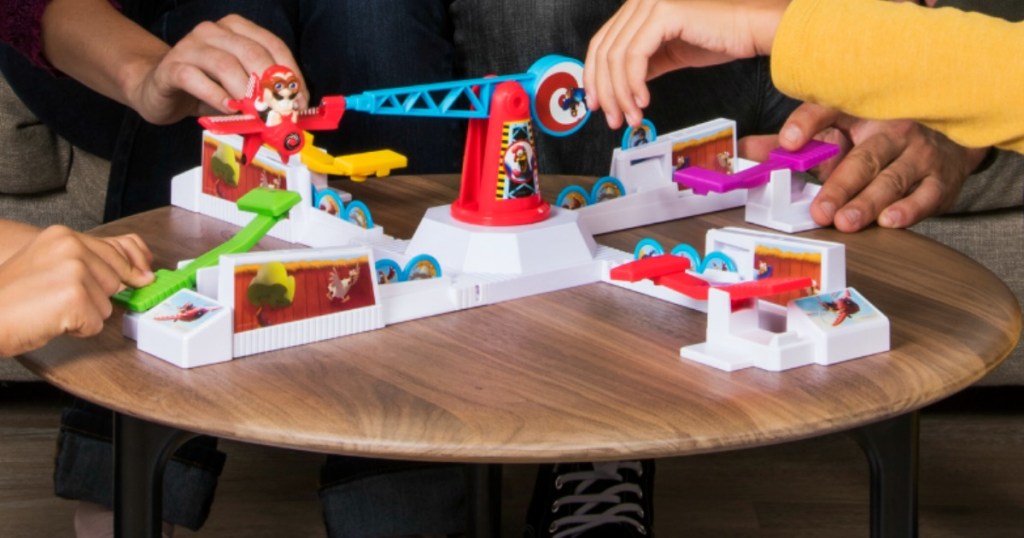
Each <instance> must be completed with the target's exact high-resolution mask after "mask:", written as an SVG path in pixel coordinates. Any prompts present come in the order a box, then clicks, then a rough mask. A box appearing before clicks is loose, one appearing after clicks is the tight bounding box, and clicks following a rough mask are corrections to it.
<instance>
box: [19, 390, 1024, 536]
mask: <svg viewBox="0 0 1024 538" xmlns="http://www.w3.org/2000/svg"><path fill="white" fill-rule="evenodd" d="M67 401H68V398H67V396H66V395H64V394H61V393H59V392H57V391H56V390H54V389H51V388H49V387H48V386H46V385H42V384H36V383H27V384H6V385H4V384H0V537H4V538H17V537H62V536H72V535H73V532H72V527H71V514H72V511H73V509H74V504H73V503H72V502H69V501H64V500H60V499H57V498H55V497H54V496H53V494H52V482H51V474H52V472H53V452H54V439H55V436H56V428H57V423H58V415H59V411H60V408H61V407H62V406H63V405H64V404H65V403H66V402H67ZM221 448H222V449H223V450H224V451H225V452H227V453H228V464H227V466H226V468H225V471H224V475H223V476H222V477H221V482H220V486H219V489H218V492H217V500H216V502H215V503H214V507H213V513H212V515H211V516H210V520H209V521H208V522H207V524H206V526H205V527H204V528H203V529H202V530H201V531H200V532H198V533H191V532H187V531H179V532H178V533H176V536H179V537H188V536H211V537H229V536H230V537H235V536H245V537H262V536H274V537H278V536H281V537H306V536H311V537H322V536H325V534H326V533H325V531H324V529H323V525H322V523H321V521H320V513H319V503H318V500H317V496H316V479H317V471H318V468H319V465H320V462H321V460H322V456H320V455H317V454H308V453H299V452H291V451H285V450H279V449H272V448H266V447H258V446H252V445H245V444H240V443H233V442H223V443H222V445H221ZM534 471H535V469H534V468H533V467H531V466H506V470H505V479H504V498H503V500H504V505H503V529H504V535H505V536H512V537H515V536H519V535H520V528H521V523H522V519H523V515H524V514H525V510H526V503H527V502H528V501H529V495H530V491H531V488H532V484H533V477H534V476H533V473H534ZM657 473H658V474H657V497H656V499H657V500H656V533H657V535H659V536H661V537H662V538H673V537H677V536H678V537H704V536H707V537H711V536H713V537H718V538H721V537H792V536H807V537H830V538H841V537H847V536H849V537H864V536H867V535H868V526H867V522H868V485H867V484H868V472H867V466H866V463H865V461H864V457H863V455H862V453H861V452H860V449H859V448H858V447H857V445H856V444H855V443H854V442H853V441H852V439H850V438H849V437H847V436H845V435H830V436H826V437H822V438H818V439H812V440H807V441H801V442H796V443H790V444H786V445H781V446H774V447H766V448H758V449H751V450H746V451H740V452H735V453H727V454H713V455H705V456H694V457H688V458H675V459H669V460H660V461H659V462H658V467H657ZM920 493H921V496H920V526H921V532H920V534H921V536H922V537H928V538H931V537H985V538H999V537H1014V538H1024V390H1019V389H986V390H982V391H968V392H967V393H965V394H961V395H959V396H957V397H954V398H952V399H951V400H947V401H946V402H943V403H942V404H939V405H938V406H934V407H932V408H929V409H928V410H926V411H925V412H924V413H923V415H922V419H921V468H920Z"/></svg>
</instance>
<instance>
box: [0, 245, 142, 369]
mask: <svg viewBox="0 0 1024 538" xmlns="http://www.w3.org/2000/svg"><path fill="white" fill-rule="evenodd" d="M151 262H152V254H151V253H150V251H149V249H148V248H147V247H146V245H145V244H144V243H143V242H142V240H141V239H139V237H138V236H136V235H124V236H119V237H111V238H96V237H90V236H87V235H83V234H80V233H77V232H74V231H72V230H70V229H68V228H66V227H63V226H51V227H49V228H47V229H45V230H43V231H41V232H39V234H38V235H36V237H35V238H34V239H33V240H31V241H30V242H29V243H28V244H26V245H25V246H24V247H23V248H22V249H21V250H19V251H18V252H16V253H15V254H14V255H12V256H11V257H10V258H8V259H7V261H5V262H4V263H3V264H2V265H0V283H2V284H0V318H2V319H3V320H4V323H3V324H2V326H0V356H11V355H17V354H19V353H24V352H26V351H31V350H33V349H36V348H39V347H42V346H43V345H44V344H46V342H48V341H49V340H50V339H52V338H54V337H56V336H59V335H62V334H70V335H73V336H80V337H81V336H91V335H94V334H96V333H98V332H99V331H100V330H101V329H102V328H103V320H105V319H106V318H108V317H109V316H110V314H111V312H112V311H113V306H112V305H111V303H110V296H111V295H113V294H114V293H117V292H118V291H120V290H121V289H123V287H124V285H125V284H127V285H129V286H134V287H138V286H144V285H146V284H149V283H150V282H152V281H153V274H152V272H150V263H151Z"/></svg>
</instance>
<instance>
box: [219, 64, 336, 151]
mask: <svg viewBox="0 0 1024 538" xmlns="http://www.w3.org/2000/svg"><path fill="white" fill-rule="evenodd" d="M300 89H301V86H300V83H299V79H298V77H296V76H295V73H293V72H292V70H291V69H288V68H287V67H284V66H281V65H274V66H271V67H268V68H267V70H266V71H264V72H263V76H257V75H256V73H253V74H252V77H250V78H249V87H248V88H247V89H246V92H245V98H243V99H240V100H239V99H232V100H231V101H229V102H228V106H229V107H231V108H232V109H234V110H237V111H239V112H241V114H235V115H232V116H203V117H201V118H199V124H200V125H202V126H203V127H204V128H206V129H208V130H209V131H210V132H213V133H216V134H239V135H242V137H244V139H245V141H244V142H243V144H242V164H243V165H244V164H248V163H249V162H251V161H252V158H253V156H254V155H256V151H258V150H259V149H260V146H262V145H263V144H266V145H268V146H270V147H272V148H274V149H275V150H277V153H278V155H280V156H281V160H283V161H284V162H285V163H287V162H288V157H289V156H290V155H293V154H295V153H298V152H299V151H300V150H301V149H302V146H303V145H305V143H306V137H305V135H304V134H303V131H306V130H308V131H318V130H325V129H336V128H337V127H338V122H339V121H341V116H342V114H344V113H345V98H344V97H343V96H330V97H324V98H323V100H321V101H320V106H318V107H316V108H307V109H305V110H299V109H298V108H297V107H296V103H295V99H296V97H298V95H299V90H300Z"/></svg>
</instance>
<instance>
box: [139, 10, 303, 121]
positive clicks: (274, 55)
mask: <svg viewBox="0 0 1024 538" xmlns="http://www.w3.org/2000/svg"><path fill="white" fill-rule="evenodd" d="M156 60H157V61H156V62H154V63H152V64H151V66H150V69H149V70H147V71H144V72H143V76H142V77H141V78H140V79H139V80H138V82H137V83H135V85H134V89H133V90H129V91H128V92H126V93H127V95H128V99H129V105H130V106H131V107H132V108H133V109H135V110H136V111H137V112H138V113H139V114H140V115H141V116H142V117H143V118H144V119H146V121H149V122H150V123H155V124H167V123H173V122H176V121H178V120H181V119H183V118H185V117H188V116H200V115H206V114H215V113H231V112H233V111H232V110H231V109H230V108H228V106H227V101H228V100H229V99H240V98H242V97H244V96H245V90H246V87H247V85H248V81H249V77H250V75H251V74H252V73H256V74H257V75H260V74H262V73H263V71H264V70H265V69H266V68H268V67H270V66H272V65H275V64H280V65H284V66H285V67H288V68H289V69H291V70H292V71H294V72H295V74H296V76H297V77H298V78H299V80H300V83H301V85H302V89H303V90H302V98H301V99H300V100H299V101H298V104H299V107H300V108H305V106H306V103H307V102H308V99H309V93H308V91H306V89H305V81H303V80H302V73H301V71H299V67H298V64H297V63H296V61H295V58H294V57H293V56H292V53H291V51H290V50H288V46H287V45H285V43H284V42H283V41H281V39H279V38H278V37H277V36H275V35H274V34H272V33H270V32H269V31H267V30H266V29H264V28H262V27H260V26H257V25H256V24H254V23H252V22H251V21H249V20H247V19H245V18H243V17H241V16H238V15H228V16H226V17H224V18H222V19H220V20H219V21H217V22H203V23H200V24H199V25H197V26H196V27H195V28H194V29H193V30H192V31H191V32H190V33H189V34H188V35H186V36H185V37H184V38H182V39H181V40H180V41H178V43H176V44H175V45H174V47H171V48H170V49H168V50H167V51H166V54H164V55H163V56H162V57H159V58H156Z"/></svg>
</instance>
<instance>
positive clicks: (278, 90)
mask: <svg viewBox="0 0 1024 538" xmlns="http://www.w3.org/2000/svg"><path fill="white" fill-rule="evenodd" d="M260 88H262V89H263V92H262V93H261V94H260V96H258V97H257V98H256V101H255V105H256V110H257V111H259V113H260V118H262V119H263V121H264V122H265V123H266V124H267V127H274V126H276V125H280V124H281V122H282V121H284V119H285V118H287V119H288V120H289V121H291V122H292V123H295V122H296V121H297V120H298V110H299V105H298V103H297V102H296V99H297V98H298V96H299V89H300V84H299V79H298V78H297V77H296V76H295V73H293V72H292V70H291V69H288V68H287V67H284V66H281V65H274V66H271V67H268V68H267V70H266V71H264V72H263V76H262V77H260Z"/></svg>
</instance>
